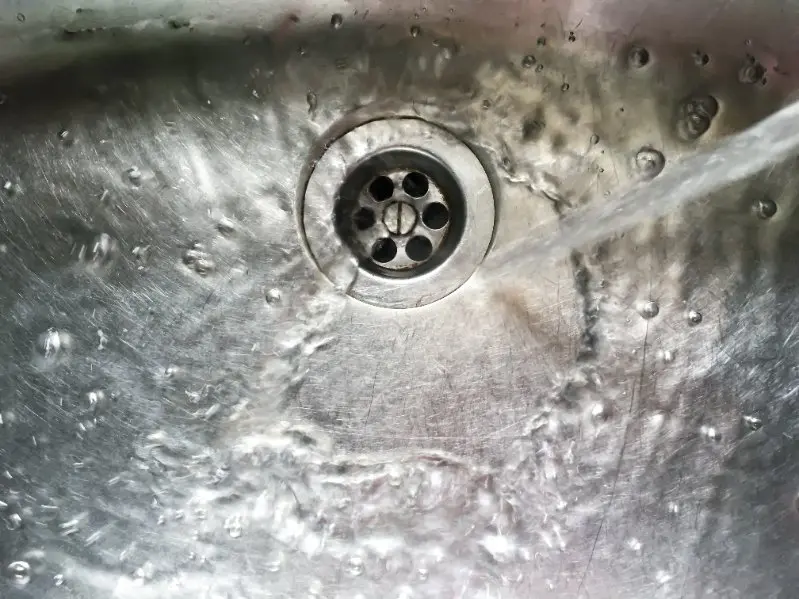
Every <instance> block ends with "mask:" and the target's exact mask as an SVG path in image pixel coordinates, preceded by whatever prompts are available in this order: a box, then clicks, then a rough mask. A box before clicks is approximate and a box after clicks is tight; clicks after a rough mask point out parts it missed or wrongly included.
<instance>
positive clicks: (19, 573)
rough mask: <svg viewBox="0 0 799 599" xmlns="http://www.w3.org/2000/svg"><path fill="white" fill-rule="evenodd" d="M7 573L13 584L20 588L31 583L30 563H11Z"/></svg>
mask: <svg viewBox="0 0 799 599" xmlns="http://www.w3.org/2000/svg"><path fill="white" fill-rule="evenodd" d="M6 571H7V572H8V577H9V578H10V579H11V582H13V583H14V584H16V585H18V586H25V585H26V584H28V583H29V582H30V581H31V566H30V564H29V563H28V562H23V561H16V562H11V563H10V564H8V568H6Z"/></svg>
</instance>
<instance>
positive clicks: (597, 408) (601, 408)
mask: <svg viewBox="0 0 799 599" xmlns="http://www.w3.org/2000/svg"><path fill="white" fill-rule="evenodd" d="M606 415H607V410H606V408H605V404H603V403H602V402H601V401H597V402H595V403H594V405H592V406H591V416H593V417H594V418H598V419H602V418H604V417H605V416H606Z"/></svg>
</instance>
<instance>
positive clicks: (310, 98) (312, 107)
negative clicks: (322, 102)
mask: <svg viewBox="0 0 799 599" xmlns="http://www.w3.org/2000/svg"><path fill="white" fill-rule="evenodd" d="M305 101H306V102H307V103H308V112H309V113H313V112H316V107H317V106H318V105H319V99H318V98H317V97H316V94H315V93H314V92H312V91H309V92H308V93H307V94H306V95H305Z"/></svg>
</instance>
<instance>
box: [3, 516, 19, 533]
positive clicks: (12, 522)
mask: <svg viewBox="0 0 799 599" xmlns="http://www.w3.org/2000/svg"><path fill="white" fill-rule="evenodd" d="M6 528H7V529H8V530H19V529H20V528H22V516H20V515H19V514H10V515H9V516H8V518H7V519H6Z"/></svg>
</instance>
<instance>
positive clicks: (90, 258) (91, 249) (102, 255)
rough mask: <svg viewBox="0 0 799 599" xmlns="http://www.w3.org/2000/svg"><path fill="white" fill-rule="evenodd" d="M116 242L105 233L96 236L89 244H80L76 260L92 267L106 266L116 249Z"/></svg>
mask: <svg viewBox="0 0 799 599" xmlns="http://www.w3.org/2000/svg"><path fill="white" fill-rule="evenodd" d="M117 245H118V244H117V242H116V240H115V239H114V238H113V237H111V236H110V235H108V234H107V233H100V234H99V235H96V236H95V237H94V239H92V240H91V241H90V242H88V243H86V244H85V245H84V244H80V246H79V249H78V259H79V260H81V261H82V262H86V263H88V264H91V265H94V266H101V265H104V264H108V262H110V261H111V259H112V258H113V255H114V253H115V251H116V249H117Z"/></svg>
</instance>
